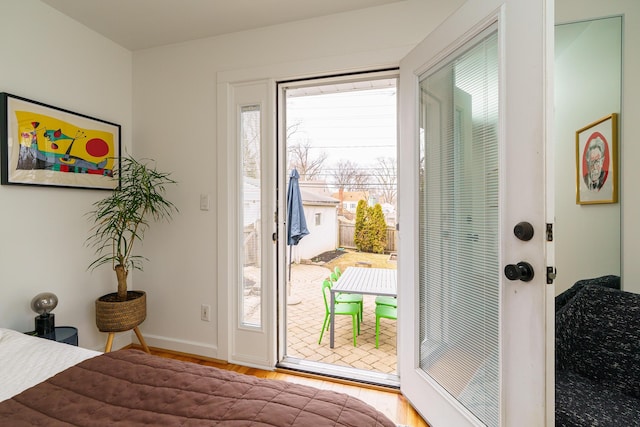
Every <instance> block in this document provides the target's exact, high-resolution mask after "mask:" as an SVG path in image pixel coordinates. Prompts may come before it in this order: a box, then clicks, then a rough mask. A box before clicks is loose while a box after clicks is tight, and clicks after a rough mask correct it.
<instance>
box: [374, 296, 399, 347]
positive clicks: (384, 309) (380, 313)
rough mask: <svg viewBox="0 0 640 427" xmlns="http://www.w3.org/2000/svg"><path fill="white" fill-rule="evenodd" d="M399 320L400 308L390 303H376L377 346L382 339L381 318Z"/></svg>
mask: <svg viewBox="0 0 640 427" xmlns="http://www.w3.org/2000/svg"><path fill="white" fill-rule="evenodd" d="M381 318H385V319H391V320H398V309H397V308H396V307H391V306H388V305H376V348H378V341H379V340H380V319H381Z"/></svg>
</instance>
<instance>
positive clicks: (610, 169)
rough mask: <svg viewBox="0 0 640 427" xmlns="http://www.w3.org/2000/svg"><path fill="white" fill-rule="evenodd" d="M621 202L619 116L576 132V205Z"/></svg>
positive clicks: (615, 115)
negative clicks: (619, 189) (619, 190)
mask: <svg viewBox="0 0 640 427" xmlns="http://www.w3.org/2000/svg"><path fill="white" fill-rule="evenodd" d="M617 202H618V114H617V113H612V114H609V115H608V116H605V117H602V118H601V119H599V120H596V121H595V122H593V123H591V124H589V125H587V126H585V127H583V128H582V129H578V130H577V131H576V203H577V204H579V205H593V204H603V203H617Z"/></svg>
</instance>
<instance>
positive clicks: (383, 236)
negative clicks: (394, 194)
mask: <svg viewBox="0 0 640 427" xmlns="http://www.w3.org/2000/svg"><path fill="white" fill-rule="evenodd" d="M353 240H354V243H355V245H356V248H358V250H359V251H361V252H372V253H376V254H381V253H383V252H384V248H385V247H386V244H387V223H386V221H385V219H384V213H383V212H382V206H380V204H379V203H376V205H375V206H373V207H369V206H367V202H366V201H364V200H360V201H359V202H358V207H357V208H356V227H355V232H354V236H353Z"/></svg>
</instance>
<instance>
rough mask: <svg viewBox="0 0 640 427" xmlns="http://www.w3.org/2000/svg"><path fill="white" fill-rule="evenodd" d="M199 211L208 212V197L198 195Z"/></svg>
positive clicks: (206, 195)
mask: <svg viewBox="0 0 640 427" xmlns="http://www.w3.org/2000/svg"><path fill="white" fill-rule="evenodd" d="M200 210H201V211H208V210H209V195H208V194H201V195H200Z"/></svg>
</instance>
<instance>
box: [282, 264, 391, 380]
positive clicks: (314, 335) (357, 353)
mask: <svg viewBox="0 0 640 427" xmlns="http://www.w3.org/2000/svg"><path fill="white" fill-rule="evenodd" d="M330 272H331V270H329V269H328V268H327V267H324V266H319V265H308V264H293V265H292V272H291V288H292V291H291V297H290V298H289V300H290V301H300V302H299V303H298V304H290V305H287V356H289V357H294V358H299V359H304V360H307V361H313V362H322V363H331V364H334V365H338V366H346V367H352V368H357V369H364V370H370V371H377V372H381V373H386V374H397V370H396V366H397V363H396V324H397V322H396V321H393V320H389V319H381V320H380V346H379V348H375V339H376V336H375V322H376V318H375V313H374V312H375V296H373V295H364V319H363V322H362V324H361V325H360V335H359V336H358V338H357V347H354V346H353V341H352V329H351V317H349V316H336V321H335V348H333V349H331V348H329V331H325V333H324V335H323V337H322V342H321V343H320V344H318V338H319V337H320V329H321V328H322V321H323V320H324V314H325V308H324V300H323V299H322V290H321V286H322V281H323V280H324V279H326V278H328V277H329V273H330Z"/></svg>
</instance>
